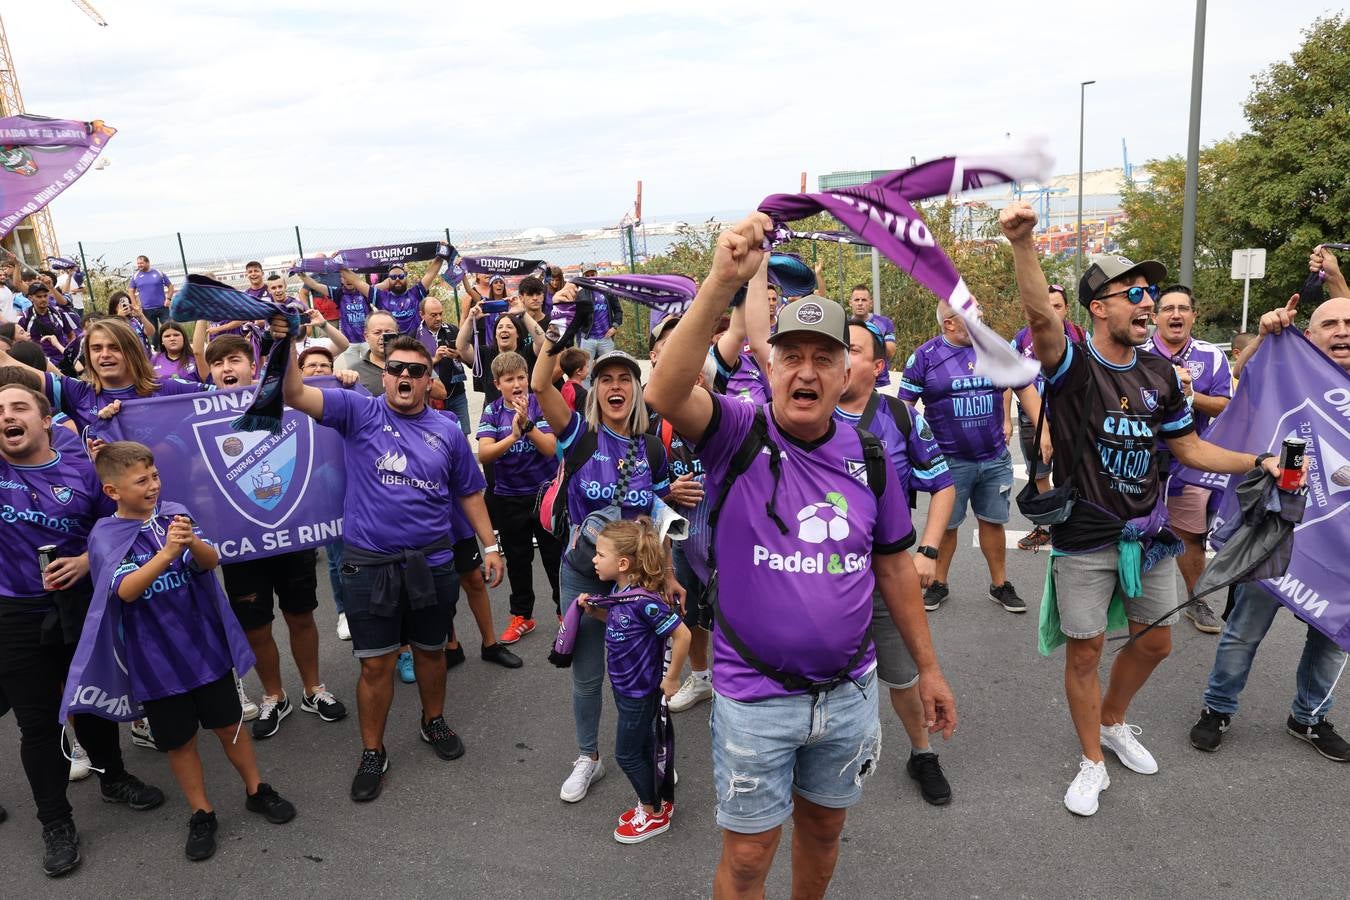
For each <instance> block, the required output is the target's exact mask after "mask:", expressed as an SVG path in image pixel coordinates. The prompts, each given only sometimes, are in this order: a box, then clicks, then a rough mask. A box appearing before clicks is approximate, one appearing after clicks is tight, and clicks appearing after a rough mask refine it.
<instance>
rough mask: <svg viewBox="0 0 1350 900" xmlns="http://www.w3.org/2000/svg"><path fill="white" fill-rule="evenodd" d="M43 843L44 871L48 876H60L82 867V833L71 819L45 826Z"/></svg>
mask: <svg viewBox="0 0 1350 900" xmlns="http://www.w3.org/2000/svg"><path fill="white" fill-rule="evenodd" d="M42 843H43V845H44V847H43V851H42V871H43V872H44V873H46V875H47V877H48V878H60V877H61V876H62V875H65V874H67V873H69V872H74V871H75V870H76V869H78V868H79V867H80V833H79V832H78V831H76V830H75V823H74V822H73V821H71V820H70V819H62V820H61V821H59V822H53V823H52V824H50V825H46V826H44V827H43V829H42Z"/></svg>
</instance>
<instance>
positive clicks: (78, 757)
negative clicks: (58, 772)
mask: <svg viewBox="0 0 1350 900" xmlns="http://www.w3.org/2000/svg"><path fill="white" fill-rule="evenodd" d="M88 777H89V754H88V753H86V752H85V749H84V748H83V747H81V746H80V742H79V741H76V740H72V741H71V742H70V780H71V781H84V779H86V778H88Z"/></svg>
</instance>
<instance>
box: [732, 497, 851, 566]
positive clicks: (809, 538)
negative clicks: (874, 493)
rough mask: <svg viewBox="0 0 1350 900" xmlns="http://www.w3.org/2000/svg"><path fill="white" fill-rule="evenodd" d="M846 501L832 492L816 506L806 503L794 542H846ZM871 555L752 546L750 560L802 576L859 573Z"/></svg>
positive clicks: (798, 519)
mask: <svg viewBox="0 0 1350 900" xmlns="http://www.w3.org/2000/svg"><path fill="white" fill-rule="evenodd" d="M848 535H849V524H848V500H847V499H845V497H844V495H843V494H841V493H839V492H838V491H831V492H830V493H828V494H826V495H825V499H824V500H823V501H821V502H818V503H808V504H807V505H806V506H803V507H802V508H801V509H800V510H798V511H797V540H798V541H800V542H802V543H804V544H812V545H815V544H825V543H831V544H837V543H839V542H840V541H844V540H847V539H848ZM871 559H872V554H871V553H830V554H826V553H825V552H823V551H816V552H814V553H811V552H806V551H803V550H796V551H794V552H792V553H776V552H774V551H772V550H770V549H769V548H768V547H765V546H763V545H761V544H755V545H754V549H753V551H752V558H751V561H752V562H753V564H754V565H755V566H756V567H759V566H767V567H768V568H769V569H770V570H771V571H774V572H793V573H801V574H804V575H843V574H845V573H849V572H860V571H862V570H863V569H865V568H867V566H868V564H869V563H870V562H871Z"/></svg>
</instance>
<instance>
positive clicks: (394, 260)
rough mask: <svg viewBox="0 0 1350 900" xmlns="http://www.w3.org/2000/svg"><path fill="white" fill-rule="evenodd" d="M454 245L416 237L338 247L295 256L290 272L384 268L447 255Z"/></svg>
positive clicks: (448, 256) (331, 272)
mask: <svg viewBox="0 0 1350 900" xmlns="http://www.w3.org/2000/svg"><path fill="white" fill-rule="evenodd" d="M454 255H455V248H454V247H452V246H450V245H449V244H447V243H446V242H445V241H417V242H412V243H407V244H383V245H381V246H379V247H353V248H351V249H350V250H339V251H338V252H336V253H334V254H332V255H331V256H328V257H311V258H309V259H302V260H298V261H297V263H296V265H294V266H292V267H291V270H290V273H291V274H292V275H296V274H298V273H300V272H309V273H314V274H322V275H333V274H336V273H337V272H340V271H342V270H343V269H351V270H352V271H353V272H385V271H388V269H389V268H390V267H391V266H402V265H405V264H407V263H410V262H422V261H424V260H428V259H435V258H437V257H440V258H441V259H451V258H453V257H454Z"/></svg>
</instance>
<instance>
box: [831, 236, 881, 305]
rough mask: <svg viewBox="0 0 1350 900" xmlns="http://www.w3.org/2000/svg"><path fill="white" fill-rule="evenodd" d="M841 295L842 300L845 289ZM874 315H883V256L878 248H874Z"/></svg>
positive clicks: (840, 290)
mask: <svg viewBox="0 0 1350 900" xmlns="http://www.w3.org/2000/svg"><path fill="white" fill-rule="evenodd" d="M839 293H840V295H841V299H842V295H843V293H844V289H843V288H840V289H839ZM872 313H873V315H878V316H879V315H881V254H880V253H878V252H877V248H876V247H873V248H872Z"/></svg>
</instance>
